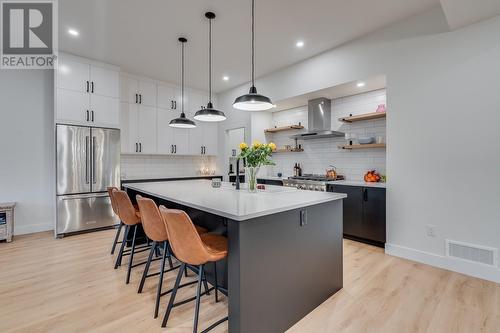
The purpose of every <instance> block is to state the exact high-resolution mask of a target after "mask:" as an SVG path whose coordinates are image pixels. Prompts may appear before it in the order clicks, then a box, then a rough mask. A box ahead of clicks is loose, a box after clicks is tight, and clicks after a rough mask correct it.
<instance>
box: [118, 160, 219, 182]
mask: <svg viewBox="0 0 500 333" xmlns="http://www.w3.org/2000/svg"><path fill="white" fill-rule="evenodd" d="M216 171H217V170H216V158H215V157H212V156H166V155H122V156H121V178H122V179H134V178H166V177H188V176H198V175H202V174H215V173H216Z"/></svg>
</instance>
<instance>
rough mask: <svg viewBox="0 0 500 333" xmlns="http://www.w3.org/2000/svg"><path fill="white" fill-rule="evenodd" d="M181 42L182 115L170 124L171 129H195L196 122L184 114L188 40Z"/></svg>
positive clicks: (182, 39) (184, 39) (180, 40)
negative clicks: (185, 58)
mask: <svg viewBox="0 0 500 333" xmlns="http://www.w3.org/2000/svg"><path fill="white" fill-rule="evenodd" d="M179 42H181V50H182V51H181V58H182V60H181V105H182V108H181V115H180V117H179V118H175V119H172V120H171V121H170V123H169V124H168V125H169V126H170V127H175V128H195V127H196V124H195V123H194V121H192V120H190V119H188V118H186V114H185V113H184V44H186V42H187V39H186V38H184V37H180V38H179Z"/></svg>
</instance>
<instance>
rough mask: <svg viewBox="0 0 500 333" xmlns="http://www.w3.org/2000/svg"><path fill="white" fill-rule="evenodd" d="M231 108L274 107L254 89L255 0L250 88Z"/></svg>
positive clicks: (253, 1)
mask: <svg viewBox="0 0 500 333" xmlns="http://www.w3.org/2000/svg"><path fill="white" fill-rule="evenodd" d="M233 107H234V108H235V109H238V110H243V111H265V110H269V109H272V108H274V107H275V105H274V104H273V103H272V102H271V99H270V98H269V97H266V96H264V95H260V94H258V93H257V88H255V0H252V86H251V87H250V92H249V93H248V94H246V95H242V96H240V97H238V98H236V100H235V101H234V103H233Z"/></svg>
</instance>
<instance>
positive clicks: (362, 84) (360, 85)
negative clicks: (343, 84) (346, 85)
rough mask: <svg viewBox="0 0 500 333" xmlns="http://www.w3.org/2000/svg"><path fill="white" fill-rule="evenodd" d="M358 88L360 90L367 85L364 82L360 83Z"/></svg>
mask: <svg viewBox="0 0 500 333" xmlns="http://www.w3.org/2000/svg"><path fill="white" fill-rule="evenodd" d="M357 86H358V88H361V87H364V86H365V83H364V82H358V84H357Z"/></svg>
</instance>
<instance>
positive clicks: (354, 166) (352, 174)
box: [252, 89, 386, 181]
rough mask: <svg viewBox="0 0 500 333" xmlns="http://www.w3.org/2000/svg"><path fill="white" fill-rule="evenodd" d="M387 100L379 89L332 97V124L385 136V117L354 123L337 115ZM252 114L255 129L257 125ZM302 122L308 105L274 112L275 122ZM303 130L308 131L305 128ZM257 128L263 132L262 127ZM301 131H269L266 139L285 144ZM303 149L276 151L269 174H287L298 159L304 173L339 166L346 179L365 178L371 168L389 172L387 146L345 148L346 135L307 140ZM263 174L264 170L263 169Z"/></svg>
mask: <svg viewBox="0 0 500 333" xmlns="http://www.w3.org/2000/svg"><path fill="white" fill-rule="evenodd" d="M385 103H386V91H385V89H380V90H376V91H371V92H367V93H363V94H358V95H354V96H347V97H342V98H337V99H333V100H332V114H331V116H332V128H333V129H334V130H338V131H340V132H343V133H351V134H353V135H356V137H359V136H364V135H368V136H373V137H377V136H381V137H383V138H384V139H385V137H386V121H385V119H376V120H367V121H362V122H356V123H352V124H345V123H343V122H340V121H339V120H338V119H339V118H342V117H347V116H349V115H351V114H352V115H359V114H363V113H369V112H375V110H376V109H377V106H378V105H380V104H385ZM253 118H254V116H253V115H252V131H254V129H255V127H254V124H253ZM299 123H301V124H302V125H303V126H304V127H306V128H307V125H308V123H307V106H302V107H298V108H294V109H291V110H284V111H279V112H273V113H272V124H271V127H272V126H277V127H280V126H287V125H294V124H299ZM302 131H306V130H305V129H304V130H302ZM258 132H260V133H264V131H263V127H260V128H259V130H258ZM296 133H299V132H293V133H292V132H288V131H286V132H278V133H270V134H267V135H266V142H271V141H272V142H274V143H275V144H276V145H277V146H278V148H284V146H285V145H292V146H293V145H294V144H295V143H294V140H292V139H290V135H292V134H296ZM299 143H300V144H301V145H302V148H303V149H304V152H301V153H279V154H274V155H273V161H274V162H275V163H276V165H275V166H269V167H266V168H265V169H266V171H267V175H268V176H276V175H277V173H282V174H283V175H284V176H291V175H292V174H293V166H294V165H295V163H299V164H300V166H301V168H302V172H303V173H313V174H325V172H326V169H327V168H328V167H329V166H330V165H334V166H335V167H336V168H337V172H338V173H339V174H341V175H343V176H345V177H346V179H347V180H353V181H362V180H363V176H364V174H365V173H366V171H368V170H377V172H379V173H380V174H384V175H385V173H386V151H385V149H361V150H343V149H339V148H338V146H339V145H345V144H346V140H345V138H344V137H335V138H324V139H315V140H305V141H300V142H299ZM261 175H262V173H261Z"/></svg>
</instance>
